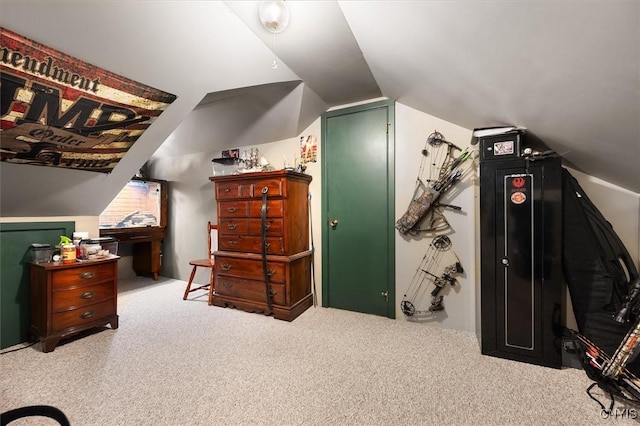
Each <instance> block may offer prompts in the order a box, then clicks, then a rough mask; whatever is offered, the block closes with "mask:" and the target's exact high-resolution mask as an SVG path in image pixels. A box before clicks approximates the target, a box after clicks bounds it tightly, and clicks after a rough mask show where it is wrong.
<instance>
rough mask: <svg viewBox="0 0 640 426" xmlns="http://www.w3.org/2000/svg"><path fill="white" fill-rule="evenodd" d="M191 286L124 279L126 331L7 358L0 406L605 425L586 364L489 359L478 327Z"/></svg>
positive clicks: (176, 416)
mask: <svg viewBox="0 0 640 426" xmlns="http://www.w3.org/2000/svg"><path fill="white" fill-rule="evenodd" d="M184 287H185V283H184V282H183V281H178V280H171V279H166V278H161V279H160V280H159V281H158V282H154V281H151V280H149V279H146V278H138V279H135V280H133V281H130V282H121V283H120V294H119V298H118V303H119V306H118V308H119V315H120V328H119V329H118V330H111V329H109V328H105V329H104V330H103V331H100V332H97V333H93V334H89V335H87V336H84V337H82V338H80V339H72V340H68V341H66V342H65V341H63V342H61V343H62V344H60V345H59V346H58V347H56V349H55V351H54V352H51V353H47V354H45V353H42V352H41V349H40V347H39V345H36V346H33V347H31V348H27V349H24V350H21V351H17V352H12V353H7V354H4V355H2V356H1V357H0V362H1V367H2V368H1V372H2V398H1V399H0V411H6V410H8V409H11V408H16V407H21V406H25V405H32V404H46V405H53V406H55V407H58V408H60V409H61V410H62V411H64V412H65V414H66V415H67V416H68V417H69V419H70V421H71V424H72V425H92V426H93V425H156V426H157V425H218V424H236V425H254V424H255V425H257V424H264V425H328V424H333V425H396V424H405V425H418V424H438V425H445V424H452V425H463V424H473V425H500V424H505V425H506V424H510V425H511V424H513V425H515V424H527V425H530V424H558V425H585V424H595V423H598V422H601V421H603V420H602V418H601V416H600V409H599V407H598V406H597V404H596V403H595V402H594V401H592V400H591V399H589V397H588V396H587V395H586V393H585V389H586V387H587V386H588V385H589V384H590V381H589V379H588V378H587V377H586V375H585V374H584V372H583V371H582V370H577V369H563V370H555V369H549V368H545V367H539V366H534V365H529V364H524V363H518V362H514V361H508V360H503V359H498V358H492V357H487V356H483V355H481V354H480V350H479V344H478V341H477V339H476V337H475V336H472V335H470V334H466V333H461V332H456V331H452V330H443V329H440V328H439V327H438V326H437V325H433V324H416V323H412V322H408V321H405V320H404V319H398V320H390V319H386V318H382V317H376V316H371V315H364V314H359V313H354V312H348V311H341V310H336V309H327V308H321V307H317V308H310V309H309V310H307V311H306V312H305V313H304V314H303V315H301V316H300V317H299V318H297V319H296V320H294V321H293V322H291V323H288V322H285V321H279V320H275V319H273V318H272V317H266V316H263V315H259V314H250V313H246V312H242V311H238V310H233V309H224V308H218V307H212V306H208V305H207V298H206V295H204V294H203V295H202V296H201V297H198V296H197V295H195V294H193V293H192V296H191V298H190V300H187V301H183V300H182V292H183V291H184ZM597 394H598V395H600V396H602V395H603V394H602V392H600V391H597ZM625 423H628V424H637V423H636V422H634V421H631V420H629V419H617V420H616V424H625ZM13 424H16V425H27V424H53V423H50V422H49V423H48V422H47V421H43V419H42V418H39V419H38V420H34V419H33V418H32V419H23V420H19V421H17V422H15V423H13Z"/></svg>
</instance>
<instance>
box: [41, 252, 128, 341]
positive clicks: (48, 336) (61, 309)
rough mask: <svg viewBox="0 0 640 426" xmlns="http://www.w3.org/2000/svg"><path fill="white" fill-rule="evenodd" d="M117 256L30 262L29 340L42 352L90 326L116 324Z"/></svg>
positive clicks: (116, 325)
mask: <svg viewBox="0 0 640 426" xmlns="http://www.w3.org/2000/svg"><path fill="white" fill-rule="evenodd" d="M118 259H120V257H119V256H110V257H108V258H105V259H100V260H91V261H84V262H76V263H68V264H65V263H62V262H47V263H36V262H32V263H31V327H30V329H29V335H30V340H35V339H40V340H41V341H42V350H43V352H51V351H53V350H54V349H55V347H56V345H57V344H58V342H59V341H60V340H61V339H63V338H66V337H70V336H72V335H74V334H77V333H79V332H80V331H84V330H87V329H90V328H94V327H99V326H103V325H106V324H110V325H111V328H113V329H116V328H118V314H117V311H118V309H117V306H118V301H117V296H118Z"/></svg>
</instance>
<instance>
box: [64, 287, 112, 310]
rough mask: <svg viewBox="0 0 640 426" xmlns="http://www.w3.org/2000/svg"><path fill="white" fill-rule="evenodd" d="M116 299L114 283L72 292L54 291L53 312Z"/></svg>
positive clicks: (81, 288) (82, 288) (77, 289)
mask: <svg viewBox="0 0 640 426" xmlns="http://www.w3.org/2000/svg"><path fill="white" fill-rule="evenodd" d="M112 297H115V294H114V288H113V282H111V281H110V282H106V283H102V284H97V285H91V286H82V287H76V288H73V289H71V290H63V291H54V292H53V297H52V308H53V312H54V313H55V312H61V311H68V310H70V309H75V308H79V307H82V306H87V305H91V304H94V303H96V302H102V301H103V300H107V299H109V298H112Z"/></svg>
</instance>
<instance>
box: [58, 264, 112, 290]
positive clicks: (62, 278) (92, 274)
mask: <svg viewBox="0 0 640 426" xmlns="http://www.w3.org/2000/svg"><path fill="white" fill-rule="evenodd" d="M114 273H115V271H114V266H113V264H111V263H108V264H100V265H88V266H84V267H82V268H70V269H63V270H60V271H54V272H53V273H52V280H53V288H54V289H59V288H65V287H74V286H78V285H89V284H92V283H97V282H100V281H104V280H108V279H112V278H113V276H114Z"/></svg>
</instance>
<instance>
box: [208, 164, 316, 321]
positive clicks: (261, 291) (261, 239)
mask: <svg viewBox="0 0 640 426" xmlns="http://www.w3.org/2000/svg"><path fill="white" fill-rule="evenodd" d="M209 179H210V180H211V181H212V182H214V184H215V196H216V201H217V211H218V250H217V251H215V252H214V257H215V283H216V285H215V290H214V293H213V300H212V303H213V305H216V306H222V307H235V308H239V309H243V310H245V311H249V312H261V313H264V314H266V315H269V314H273V316H274V317H275V318H277V319H282V320H286V321H292V320H294V319H295V318H296V317H298V316H299V315H300V314H302V313H303V312H304V311H305V310H306V309H308V308H309V307H310V306H311V305H312V304H313V295H312V293H311V261H312V258H311V256H312V255H313V253H312V251H311V250H310V249H309V183H310V182H311V179H312V178H311V176H309V175H305V174H302V173H296V172H292V171H288V170H278V171H273V172H257V173H245V174H240V175H232V176H215V177H210V178H209ZM267 287H268V289H269V291H268V292H267Z"/></svg>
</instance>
